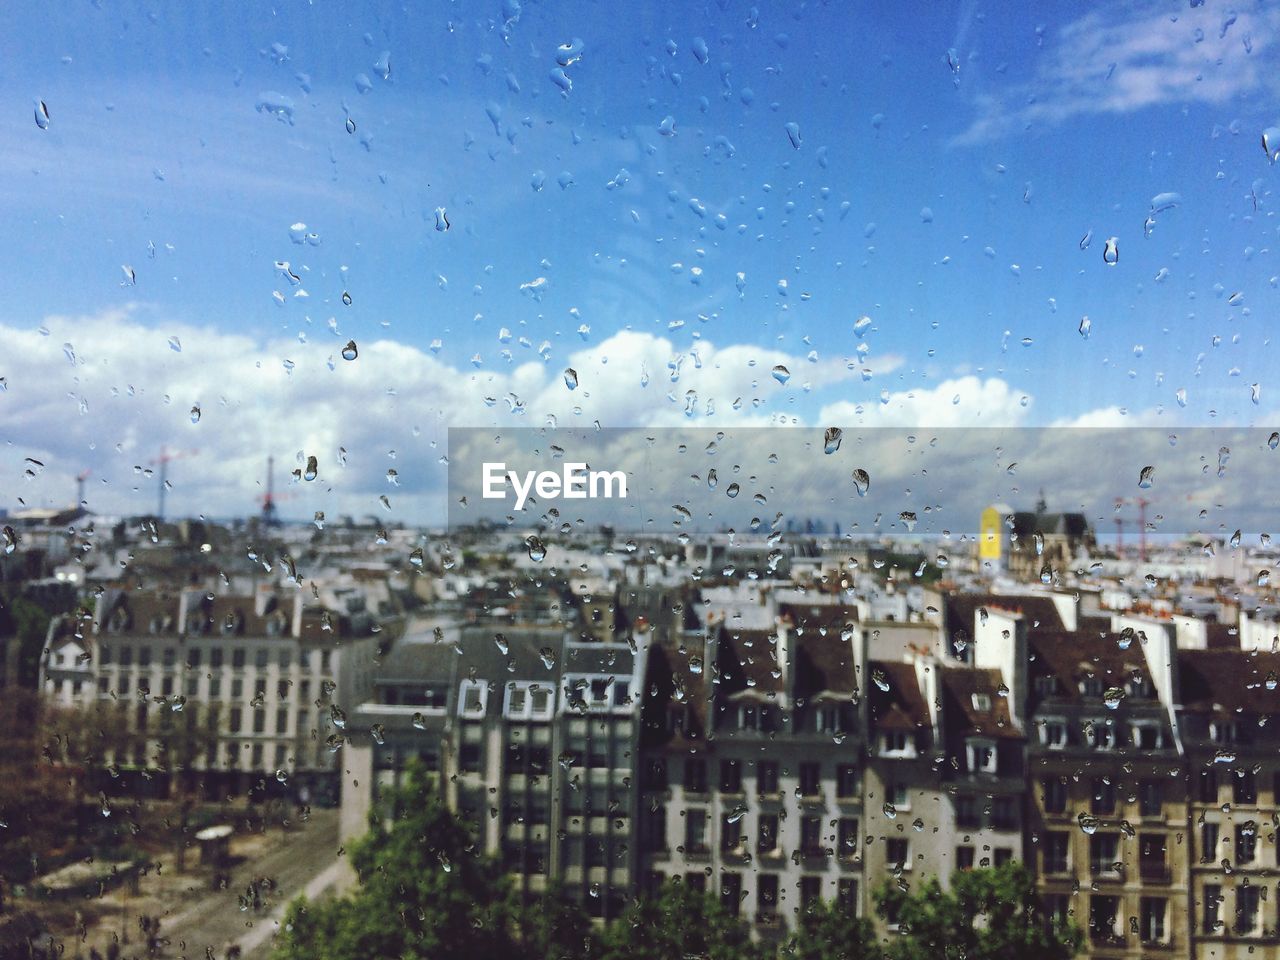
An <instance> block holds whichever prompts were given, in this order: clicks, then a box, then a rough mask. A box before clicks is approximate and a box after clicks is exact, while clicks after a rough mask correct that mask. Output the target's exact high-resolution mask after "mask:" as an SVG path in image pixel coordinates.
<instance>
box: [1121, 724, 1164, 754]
mask: <svg viewBox="0 0 1280 960" xmlns="http://www.w3.org/2000/svg"><path fill="white" fill-rule="evenodd" d="M1129 736H1130V737H1131V738H1132V739H1133V745H1134V746H1135V747H1137V748H1138V749H1139V750H1159V749H1160V748H1161V747H1163V746H1164V735H1163V733H1162V731H1161V729H1160V726H1159V725H1158V724H1155V723H1134V724H1130V729H1129Z"/></svg>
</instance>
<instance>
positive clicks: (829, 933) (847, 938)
mask: <svg viewBox="0 0 1280 960" xmlns="http://www.w3.org/2000/svg"><path fill="white" fill-rule="evenodd" d="M780 956H781V957H782V958H783V960H879V958H880V957H882V956H884V952H883V951H882V950H881V949H880V947H879V945H878V944H877V943H876V937H875V931H874V930H873V929H872V927H871V923H870V921H868V920H866V919H863V918H861V917H858V916H855V915H854V913H853V911H852V910H849V909H848V908H845V907H839V906H836V905H835V904H833V903H829V902H827V901H825V900H824V901H820V902H818V903H815V904H814V905H813V906H811V907H807V908H805V909H804V910H801V912H800V917H799V920H798V922H797V924H796V931H795V933H793V934H792V935H791V937H790V938H789V939H788V940H787V942H786V944H785V945H784V946H783V949H782V952H781V954H780Z"/></svg>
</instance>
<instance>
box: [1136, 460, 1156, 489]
mask: <svg viewBox="0 0 1280 960" xmlns="http://www.w3.org/2000/svg"><path fill="white" fill-rule="evenodd" d="M1155 479H1156V468H1155V467H1152V466H1146V467H1143V468H1142V472H1141V473H1139V474H1138V486H1139V487H1140V488H1142V489H1143V490H1150V489H1151V485H1152V484H1153V483H1155Z"/></svg>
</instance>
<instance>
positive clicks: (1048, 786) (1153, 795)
mask: <svg viewBox="0 0 1280 960" xmlns="http://www.w3.org/2000/svg"><path fill="white" fill-rule="evenodd" d="M1224 778H1225V780H1226V783H1225V784H1224V783H1223V779H1224ZM1223 786H1227V787H1228V788H1229V789H1230V791H1231V802H1232V803H1233V804H1235V805H1236V806H1246V807H1247V806H1254V805H1256V804H1257V803H1258V776H1257V774H1256V773H1254V772H1253V771H1252V770H1248V769H1240V770H1232V771H1228V772H1225V773H1223V774H1222V775H1219V772H1218V771H1217V770H1215V769H1213V768H1210V769H1208V770H1201V771H1199V772H1198V773H1197V774H1196V775H1195V776H1194V777H1193V778H1192V781H1191V784H1190V786H1189V787H1187V788H1186V792H1185V794H1184V799H1186V800H1193V801H1198V802H1200V803H1205V804H1212V805H1217V804H1218V802H1219V800H1220V798H1221V794H1222V788H1223ZM1169 789H1170V787H1169V785H1168V784H1166V783H1164V782H1163V781H1161V780H1139V781H1138V783H1137V789H1136V792H1134V793H1133V794H1131V795H1130V796H1128V797H1127V798H1124V799H1126V800H1127V802H1129V803H1133V802H1135V801H1136V802H1137V804H1138V812H1139V814H1140V815H1141V816H1143V817H1160V816H1162V815H1163V814H1164V805H1165V798H1166V795H1167V793H1168V791H1169ZM1041 797H1042V802H1043V804H1044V811H1045V812H1046V813H1054V814H1065V813H1066V812H1067V784H1066V783H1065V782H1064V781H1063V779H1062V778H1060V777H1045V778H1043V779H1042V781H1041ZM1272 798H1273V801H1274V802H1276V803H1280V771H1277V772H1276V773H1275V774H1274V776H1273V780H1272ZM1121 799H1122V798H1121V796H1120V790H1119V787H1118V785H1117V784H1116V782H1115V781H1114V780H1113V779H1111V778H1109V777H1094V778H1093V780H1092V783H1091V788H1090V793H1089V812H1090V813H1092V814H1096V815H1099V816H1110V815H1111V814H1113V813H1115V812H1116V809H1117V808H1118V806H1119V804H1120V801H1121Z"/></svg>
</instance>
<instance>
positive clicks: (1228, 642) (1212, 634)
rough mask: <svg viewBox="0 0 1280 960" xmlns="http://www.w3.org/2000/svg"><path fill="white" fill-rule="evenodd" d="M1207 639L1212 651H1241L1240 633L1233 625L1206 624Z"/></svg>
mask: <svg viewBox="0 0 1280 960" xmlns="http://www.w3.org/2000/svg"><path fill="white" fill-rule="evenodd" d="M1205 639H1206V642H1207V643H1208V646H1209V649H1210V650H1239V649H1240V631H1239V630H1238V629H1237V628H1236V626H1235V624H1233V623H1208V624H1205Z"/></svg>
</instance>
